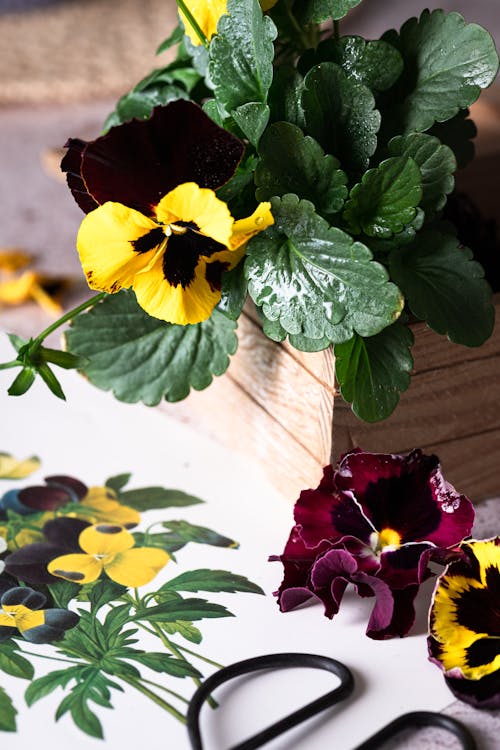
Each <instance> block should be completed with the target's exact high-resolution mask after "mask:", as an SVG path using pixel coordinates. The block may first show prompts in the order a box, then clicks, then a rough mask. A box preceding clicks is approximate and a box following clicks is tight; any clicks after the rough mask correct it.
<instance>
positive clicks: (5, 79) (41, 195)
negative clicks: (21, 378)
mask: <svg viewBox="0 0 500 750" xmlns="http://www.w3.org/2000/svg"><path fill="white" fill-rule="evenodd" d="M426 7H430V8H436V7H442V8H444V9H446V10H458V11H459V12H461V13H462V14H463V15H464V16H465V18H466V19H467V20H468V21H475V22H478V23H481V24H483V25H484V26H486V27H487V28H488V29H489V30H490V32H491V33H492V34H493V36H494V37H495V38H496V42H497V46H500V4H499V3H498V2H497V0H474V2H473V3H471V2H470V0H370V1H369V2H368V1H366V2H364V3H362V4H361V5H360V6H358V7H357V8H355V9H354V10H353V11H351V13H350V14H349V16H348V17H347V18H346V19H344V20H343V21H342V22H341V31H342V33H359V34H361V35H363V36H366V37H372V38H377V37H378V36H380V35H381V34H382V33H383V32H384V31H386V30H387V29H389V28H393V27H399V26H400V25H401V24H402V23H403V22H404V21H405V20H406V19H407V18H408V17H410V16H412V15H418V14H419V13H420V12H421V10H423V9H424V8H426ZM176 9H177V6H176V3H175V1H174V0H0V212H1V214H0V215H1V221H0V248H6V247H7V248H8V247H21V248H23V249H24V250H26V251H27V252H29V253H31V254H33V255H34V256H36V264H37V265H36V267H37V269H38V270H39V271H40V272H42V273H47V274H62V275H64V276H72V277H75V278H81V273H80V270H79V263H78V259H77V254H76V251H75V237H76V233H77V231H78V226H79V224H80V221H81V218H82V214H81V212H80V210H79V209H78V207H77V206H76V204H75V203H74V201H73V199H72V197H71V195H70V193H69V191H68V190H67V188H66V186H65V184H64V182H63V180H62V178H61V175H60V173H59V170H58V161H59V158H60V156H59V153H58V151H57V149H60V148H62V146H63V145H64V143H65V141H66V139H67V138H68V137H82V138H94V137H96V136H97V135H98V134H99V131H100V130H101V127H102V123H103V121H104V119H105V117H106V115H107V114H108V113H109V112H110V111H111V110H112V109H113V108H114V102H115V100H116V99H117V98H118V97H119V96H121V95H122V94H124V93H125V92H127V91H128V90H129V89H130V88H131V87H132V86H133V85H134V84H135V83H137V82H138V81H139V80H140V79H141V78H142V77H143V76H144V75H146V74H147V73H149V72H150V71H151V69H152V68H154V67H161V66H162V65H165V64H166V63H167V62H168V61H169V59H170V58H169V55H171V54H172V53H170V52H167V53H163V54H162V55H160V56H155V50H156V49H157V47H158V45H159V44H160V42H161V41H162V40H163V39H165V38H166V37H167V36H168V35H169V33H170V31H171V30H172V28H173V27H174V25H175V24H176V18H177V13H176ZM499 92H500V85H499V84H498V83H497V84H495V85H494V86H493V87H491V88H490V89H489V90H488V91H487V92H486V93H485V94H483V96H482V97H481V100H480V102H479V103H478V104H476V105H474V108H473V109H474V113H473V115H474V119H475V120H476V122H477V124H478V126H479V131H480V134H479V139H478V143H477V154H478V159H476V161H475V162H474V164H473V165H471V166H470V167H468V168H467V169H466V170H464V173H463V174H461V175H460V177H459V185H460V186H463V185H464V184H466V185H467V189H468V191H469V192H471V193H472V194H473V195H478V196H479V201H480V202H481V205H482V208H483V210H484V212H485V213H486V215H488V216H494V215H500V201H499V200H498V195H499V194H500V190H499V187H500V185H499V178H498V175H499V174H500V157H499V156H498V155H500V137H499V133H500V114H499V113H500V93H499ZM492 160H493V161H492ZM80 293H81V291H80ZM27 313H29V314H27ZM45 315H46V313H43V312H39V311H38V310H37V308H35V306H34V305H33V306H29V307H28V309H27V311H26V310H25V311H24V313H19V311H18V310H16V309H15V308H9V307H6V306H5V305H4V306H2V303H1V301H0V325H1V326H2V327H4V328H7V329H9V328H12V329H13V328H16V329H17V330H19V326H21V328H23V329H24V331H25V332H28V333H29V332H30V330H31V329H34V330H36V329H37V328H38V327H39V325H40V322H44V320H43V319H44V316H45Z"/></svg>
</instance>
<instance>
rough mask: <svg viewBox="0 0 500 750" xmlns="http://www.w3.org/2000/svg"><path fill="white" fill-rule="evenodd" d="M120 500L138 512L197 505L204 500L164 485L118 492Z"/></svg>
mask: <svg viewBox="0 0 500 750" xmlns="http://www.w3.org/2000/svg"><path fill="white" fill-rule="evenodd" d="M120 501H121V502H122V503H123V505H128V506H130V507H131V508H134V509H135V510H138V511H139V512H140V513H143V512H144V511H146V510H155V509H157V508H185V507H186V506H188V505H199V504H200V503H203V502H204V501H203V500H201V499H200V498H199V497H195V495H188V494H187V492H183V491H182V490H170V489H165V488H164V487H141V488H140V489H138V490H126V491H125V492H120Z"/></svg>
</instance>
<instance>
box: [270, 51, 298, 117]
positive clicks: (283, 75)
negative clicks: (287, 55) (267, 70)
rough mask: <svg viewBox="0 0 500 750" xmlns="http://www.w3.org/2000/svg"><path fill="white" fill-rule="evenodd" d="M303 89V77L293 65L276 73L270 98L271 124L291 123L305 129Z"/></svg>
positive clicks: (282, 67) (279, 69)
mask: <svg viewBox="0 0 500 750" xmlns="http://www.w3.org/2000/svg"><path fill="white" fill-rule="evenodd" d="M303 88H304V79H303V77H302V76H301V75H300V73H298V72H297V70H296V68H294V67H292V66H291V65H282V66H280V67H279V68H277V69H276V70H275V71H274V78H273V82H272V84H271V88H270V89H269V97H268V104H269V107H270V109H271V117H270V119H271V122H276V121H285V122H290V123H292V124H293V125H297V126H298V127H299V128H302V129H304V110H303V109H302V101H301V97H302V91H303Z"/></svg>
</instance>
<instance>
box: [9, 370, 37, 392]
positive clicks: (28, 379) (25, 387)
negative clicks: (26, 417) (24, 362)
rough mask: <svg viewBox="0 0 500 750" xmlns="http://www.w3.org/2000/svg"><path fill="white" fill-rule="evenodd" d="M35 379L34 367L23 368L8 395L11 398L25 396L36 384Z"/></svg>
mask: <svg viewBox="0 0 500 750" xmlns="http://www.w3.org/2000/svg"><path fill="white" fill-rule="evenodd" d="M35 378H36V370H35V369H34V368H33V367H23V369H22V370H21V372H20V373H19V374H18V375H17V376H16V377H15V378H14V381H13V382H12V384H11V385H10V387H9V388H8V389H7V393H8V394H9V396H24V394H25V393H26V392H27V391H29V389H30V388H31V386H32V385H33V383H34V382H35Z"/></svg>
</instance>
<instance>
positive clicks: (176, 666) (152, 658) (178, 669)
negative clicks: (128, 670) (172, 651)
mask: <svg viewBox="0 0 500 750" xmlns="http://www.w3.org/2000/svg"><path fill="white" fill-rule="evenodd" d="M127 659H133V660H134V661H137V662H139V664H143V665H144V666H145V667H148V669H153V670H154V671H155V672H162V673H164V674H169V675H172V677H201V676H202V675H201V672H199V671H198V670H197V669H195V667H193V665H192V664H190V663H189V662H188V661H186V660H185V659H175V658H174V657H173V656H169V654H162V653H148V654H130V656H127Z"/></svg>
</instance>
